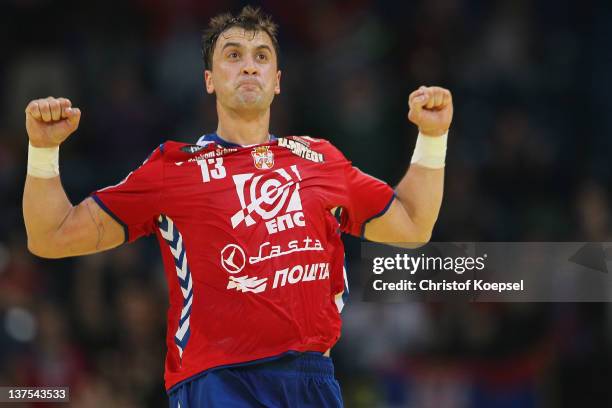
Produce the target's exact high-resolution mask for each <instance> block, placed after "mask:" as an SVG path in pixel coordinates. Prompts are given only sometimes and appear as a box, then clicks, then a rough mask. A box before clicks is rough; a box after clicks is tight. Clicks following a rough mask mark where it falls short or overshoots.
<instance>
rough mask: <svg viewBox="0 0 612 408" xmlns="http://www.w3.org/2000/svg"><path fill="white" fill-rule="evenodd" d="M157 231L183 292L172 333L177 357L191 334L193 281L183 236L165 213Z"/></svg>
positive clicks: (159, 219)
mask: <svg viewBox="0 0 612 408" xmlns="http://www.w3.org/2000/svg"><path fill="white" fill-rule="evenodd" d="M158 227H159V232H160V234H161V236H162V238H164V241H165V242H166V243H167V244H168V247H169V249H170V253H171V254H172V257H173V258H174V266H175V269H176V276H177V278H178V283H179V286H180V288H181V292H182V293H183V308H182V310H181V315H180V318H179V324H178V328H177V330H176V333H175V335H174V343H175V344H176V348H177V350H178V352H179V357H180V358H182V357H183V350H185V347H186V346H187V341H188V340H189V337H190V335H191V330H190V320H191V305H192V303H193V281H192V278H191V272H190V270H189V263H188V262H187V252H186V250H185V246H184V245H183V236H182V234H181V233H180V231H179V230H178V228H176V226H175V225H174V221H172V219H171V218H170V217H168V216H166V215H163V214H162V215H160V216H159V218H158Z"/></svg>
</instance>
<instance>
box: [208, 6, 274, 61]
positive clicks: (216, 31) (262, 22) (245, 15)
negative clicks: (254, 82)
mask: <svg viewBox="0 0 612 408" xmlns="http://www.w3.org/2000/svg"><path fill="white" fill-rule="evenodd" d="M232 27H240V28H243V29H244V30H245V31H252V32H253V33H256V32H257V31H263V32H265V33H266V34H268V35H269V36H270V38H271V39H272V45H274V51H275V52H276V59H277V61H278V59H279V49H278V40H277V39H276V29H277V27H278V26H277V25H276V24H275V23H274V22H273V21H272V17H270V16H269V15H267V14H264V13H263V12H262V11H261V9H260V8H259V7H257V8H254V7H251V6H245V7H244V8H243V9H242V10H241V11H240V14H238V15H237V16H235V17H234V16H233V15H232V14H231V13H224V14H219V15H218V16H215V17H213V18H211V19H210V23H209V24H208V28H207V29H206V30H205V31H204V34H202V58H203V59H204V68H205V69H208V70H212V59H213V53H214V52H215V45H216V44H217V39H218V38H219V36H220V35H221V34H222V33H223V32H224V31H226V30H229V29H230V28H232Z"/></svg>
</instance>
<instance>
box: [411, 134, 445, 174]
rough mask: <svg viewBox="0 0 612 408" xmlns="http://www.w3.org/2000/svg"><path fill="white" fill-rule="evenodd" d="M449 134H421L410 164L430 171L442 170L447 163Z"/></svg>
mask: <svg viewBox="0 0 612 408" xmlns="http://www.w3.org/2000/svg"><path fill="white" fill-rule="evenodd" d="M447 139H448V132H446V133H444V134H443V135H442V136H426V135H424V134H422V133H419V136H418V137H417V142H416V146H415V147H414V153H413V154H412V160H411V161H410V163H417V164H419V165H421V166H424V167H428V168H430V169H441V168H443V167H444V165H445V161H446V140H447Z"/></svg>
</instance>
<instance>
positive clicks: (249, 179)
mask: <svg viewBox="0 0 612 408" xmlns="http://www.w3.org/2000/svg"><path fill="white" fill-rule="evenodd" d="M233 179H234V184H235V185H236V193H237V194H238V199H239V200H240V206H241V208H240V210H238V211H236V213H235V214H234V215H233V216H232V217H231V222H232V228H234V229H235V228H236V227H238V226H239V225H241V224H242V223H244V224H245V225H246V226H247V227H250V226H252V225H255V224H256V218H260V219H261V220H263V221H264V223H265V225H266V229H267V230H268V233H269V234H275V233H277V232H279V231H284V230H287V229H291V228H295V227H304V226H305V225H306V221H305V220H304V213H303V211H302V199H301V198H300V181H301V180H302V177H301V176H300V172H299V171H298V169H297V166H296V165H292V166H291V167H289V169H277V170H274V171H272V172H269V173H265V174H261V175H257V176H256V175H255V174H254V173H245V174H237V175H235V176H233Z"/></svg>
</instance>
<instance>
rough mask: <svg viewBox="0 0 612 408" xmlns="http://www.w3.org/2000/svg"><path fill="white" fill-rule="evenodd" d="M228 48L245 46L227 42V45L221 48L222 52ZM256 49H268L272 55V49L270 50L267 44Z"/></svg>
mask: <svg viewBox="0 0 612 408" xmlns="http://www.w3.org/2000/svg"><path fill="white" fill-rule="evenodd" d="M228 47H236V48H242V47H244V46H243V45H242V44H240V43H237V42H226V43H225V44H223V48H221V51H223V50H225V49H226V48H228ZM255 49H256V50H261V49H266V50H268V51H269V52H270V53H272V48H270V46H269V45H267V44H260V45H258V46H257V47H256V48H255Z"/></svg>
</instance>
